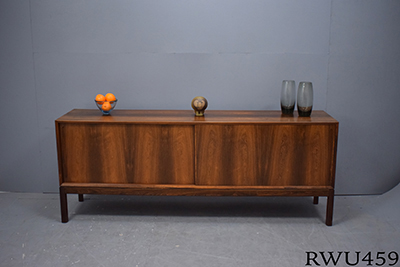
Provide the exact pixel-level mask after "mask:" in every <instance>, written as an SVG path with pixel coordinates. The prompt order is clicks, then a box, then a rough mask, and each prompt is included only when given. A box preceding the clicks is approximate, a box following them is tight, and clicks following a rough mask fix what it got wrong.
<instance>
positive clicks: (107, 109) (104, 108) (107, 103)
mask: <svg viewBox="0 0 400 267" xmlns="http://www.w3.org/2000/svg"><path fill="white" fill-rule="evenodd" d="M101 109H102V110H104V111H109V110H110V109H111V104H110V102H108V101H106V102H104V104H103V105H102V106H101Z"/></svg>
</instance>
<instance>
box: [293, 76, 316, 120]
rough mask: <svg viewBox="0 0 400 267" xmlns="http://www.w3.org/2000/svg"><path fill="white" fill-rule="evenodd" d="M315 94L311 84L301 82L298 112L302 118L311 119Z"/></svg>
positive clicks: (298, 91) (298, 95) (298, 93)
mask: <svg viewBox="0 0 400 267" xmlns="http://www.w3.org/2000/svg"><path fill="white" fill-rule="evenodd" d="M313 100H314V93H313V85H312V83H311V82H300V83H299V88H298V90H297V111H298V113H299V116H300V117H310V116H311V111H312V107H313Z"/></svg>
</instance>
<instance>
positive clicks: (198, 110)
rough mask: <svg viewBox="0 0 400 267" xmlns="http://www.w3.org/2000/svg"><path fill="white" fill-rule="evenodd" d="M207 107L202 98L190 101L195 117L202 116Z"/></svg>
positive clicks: (205, 101)
mask: <svg viewBox="0 0 400 267" xmlns="http://www.w3.org/2000/svg"><path fill="white" fill-rule="evenodd" d="M207 106H208V102H207V99H205V98H204V97H202V96H196V97H195V98H193V100H192V108H193V110H194V112H195V115H196V116H197V117H201V116H204V111H205V110H206V108H207Z"/></svg>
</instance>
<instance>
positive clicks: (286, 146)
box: [196, 124, 335, 186]
mask: <svg viewBox="0 0 400 267" xmlns="http://www.w3.org/2000/svg"><path fill="white" fill-rule="evenodd" d="M334 133H335V127H334V126H330V125H296V126H294V125H279V126H278V125H256V124H255V125H201V126H196V138H197V139H196V153H197V157H198V158H197V178H196V184H199V185H237V186H245V185H247V186H249V185H255V186H257V185H263V186H302V185H307V186H331V185H333V183H332V174H331V172H330V166H331V164H332V160H333V157H334V151H333V149H334V148H333V146H332V145H331V144H332V142H333V141H334V140H333V138H334V136H335V134H334Z"/></svg>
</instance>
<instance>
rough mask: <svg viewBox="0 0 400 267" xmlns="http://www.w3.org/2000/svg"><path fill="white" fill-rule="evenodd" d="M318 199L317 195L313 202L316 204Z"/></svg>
mask: <svg viewBox="0 0 400 267" xmlns="http://www.w3.org/2000/svg"><path fill="white" fill-rule="evenodd" d="M318 201H319V197H314V201H313V204H315V205H317V204H318Z"/></svg>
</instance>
